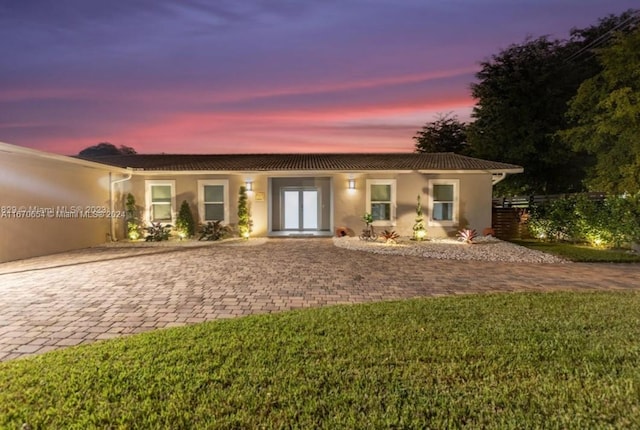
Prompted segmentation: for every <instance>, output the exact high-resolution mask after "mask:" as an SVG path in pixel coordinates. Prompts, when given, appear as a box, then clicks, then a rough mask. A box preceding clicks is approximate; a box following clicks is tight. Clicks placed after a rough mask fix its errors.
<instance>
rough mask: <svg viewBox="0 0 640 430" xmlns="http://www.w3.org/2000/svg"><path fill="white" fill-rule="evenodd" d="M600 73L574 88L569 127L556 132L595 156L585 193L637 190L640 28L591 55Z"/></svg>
mask: <svg viewBox="0 0 640 430" xmlns="http://www.w3.org/2000/svg"><path fill="white" fill-rule="evenodd" d="M597 58H598V61H599V62H600V64H601V65H602V71H601V72H600V73H598V74H597V75H596V76H594V77H592V78H590V79H587V80H586V81H584V82H583V83H582V85H580V88H579V89H578V92H577V94H576V96H575V97H574V98H573V99H572V100H571V102H570V104H569V111H568V113H567V116H568V117H569V119H570V120H571V121H572V125H573V126H572V127H570V128H568V129H566V130H564V131H562V132H560V133H559V135H560V137H561V138H562V139H563V140H564V141H565V142H566V143H567V144H569V145H571V146H572V147H573V148H574V149H575V150H577V151H582V150H584V151H587V152H588V153H590V154H594V155H595V157H596V164H595V166H594V167H593V168H592V169H590V170H589V172H588V176H587V184H588V186H589V188H591V189H594V190H598V191H608V192H612V193H624V192H629V193H636V192H638V191H640V28H636V29H635V31H633V32H631V33H619V34H617V36H616V37H615V39H614V42H613V43H612V44H611V45H610V46H609V47H606V48H603V49H601V50H600V51H599V52H598V55H597Z"/></svg>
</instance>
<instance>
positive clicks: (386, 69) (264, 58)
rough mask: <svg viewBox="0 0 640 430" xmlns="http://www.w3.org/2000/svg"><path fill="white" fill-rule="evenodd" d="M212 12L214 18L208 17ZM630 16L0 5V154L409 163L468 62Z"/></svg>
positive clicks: (482, 0) (456, 1)
mask: <svg viewBox="0 0 640 430" xmlns="http://www.w3.org/2000/svg"><path fill="white" fill-rule="evenodd" d="M212 5H214V6H212ZM637 7H638V0H518V1H515V0H438V1H435V0H340V1H338V0H263V1H259V0H209V1H206V0H202V1H198V0H181V1H163V0H113V1H104V0H100V1H94V0H56V1H50V0H24V1H13V0H0V40H2V42H1V43H0V58H2V61H0V141H3V142H7V143H13V144H16V145H22V146H27V147H32V148H37V149H41V150H45V151H51V152H56V153H61V154H76V153H77V152H78V151H79V150H81V149H83V148H85V147H87V146H90V145H95V144H97V143H98V142H104V141H108V142H111V143H113V144H115V145H127V146H132V147H134V148H135V149H136V150H137V151H138V152H140V153H153V152H168V153H228V152H236V153H240V152H258V153H265V152H314V151H315V152H346V151H352V152H363V151H375V152H381V151H395V152H405V151H412V150H413V144H414V142H413V140H412V139H411V137H412V136H413V135H414V134H415V132H416V131H417V130H418V129H419V128H420V127H421V126H422V125H423V124H424V123H426V122H427V121H432V120H433V119H434V118H435V116H436V114H438V113H447V112H454V113H456V114H458V115H459V117H460V119H462V120H464V121H466V120H468V119H469V114H470V112H471V107H472V106H473V103H474V102H473V99H471V96H470V90H469V85H470V83H471V82H472V81H473V80H474V73H475V72H476V71H477V70H479V62H480V61H482V60H486V59H488V58H489V57H490V56H491V55H493V54H497V53H498V52H499V51H500V50H501V49H504V48H506V47H507V46H509V45H510V44H512V43H521V42H523V41H524V40H525V38H526V37H527V36H534V37H537V36H541V35H545V34H548V35H551V36H553V37H558V38H566V37H568V33H569V30H570V29H571V28H572V27H578V28H582V27H586V26H588V25H591V24H595V23H596V22H597V19H598V18H601V17H603V16H606V15H608V14H620V13H621V12H623V11H625V10H627V9H630V8H637Z"/></svg>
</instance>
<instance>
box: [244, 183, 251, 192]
mask: <svg viewBox="0 0 640 430" xmlns="http://www.w3.org/2000/svg"><path fill="white" fill-rule="evenodd" d="M244 186H245V188H246V189H247V191H253V182H252V181H247V182H245V183H244Z"/></svg>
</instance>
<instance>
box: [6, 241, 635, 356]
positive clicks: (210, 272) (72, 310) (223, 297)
mask: <svg viewBox="0 0 640 430" xmlns="http://www.w3.org/2000/svg"><path fill="white" fill-rule="evenodd" d="M638 288H640V265H638V264H622V265H613V264H521V263H503V264H496V263H488V262H469V261H443V260H429V259H424V258H420V257H401V256H389V255H384V256H383V255H375V254H370V253H365V252H359V251H350V250H346V249H340V248H336V247H334V246H333V243H332V242H331V240H329V239H280V240H269V241H267V242H266V243H264V244H261V245H257V246H238V245H232V244H214V245H210V246H203V247H192V248H170V247H169V248H118V247H112V248H110V247H102V248H92V249H89V250H83V251H81V252H73V253H66V254H62V255H57V256H52V257H47V258H40V259H35V260H31V261H26V262H17V263H5V264H0V360H9V359H12V358H16V357H20V356H24V355H29V354H35V353H41V352H44V351H48V350H51V349H56V348H61V347H65V346H70V345H77V344H81V343H89V342H93V341H95V340H98V339H107V338H110V337H115V336H121V335H124V334H129V333H139V332H143V331H148V330H152V329H156V328H161V327H169V326H175V325H184V324H190V323H197V322H201V321H206V320H212V319H217V318H227V317H235V316H240V315H249V314H255V313H265V312H276V311H282V310H286V309H294V308H302V307H314V306H323V305H330V304H338V303H360V302H371V301H379V300H391V299H402V298H410V297H422V296H440V295H448V294H467V293H486V292H508V291H556V290H628V289H638Z"/></svg>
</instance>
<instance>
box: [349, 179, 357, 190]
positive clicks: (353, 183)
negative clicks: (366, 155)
mask: <svg viewBox="0 0 640 430" xmlns="http://www.w3.org/2000/svg"><path fill="white" fill-rule="evenodd" d="M347 188H348V189H350V190H355V189H356V180H355V179H349V180H348V181H347Z"/></svg>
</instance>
